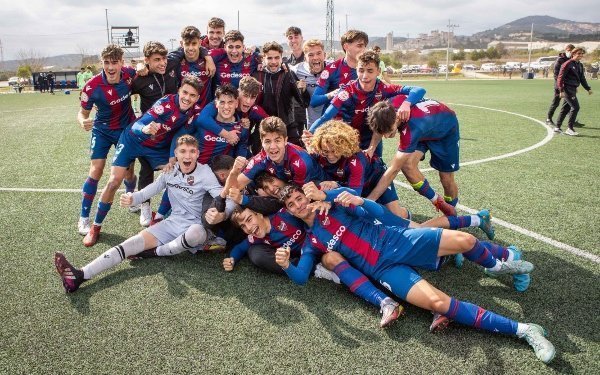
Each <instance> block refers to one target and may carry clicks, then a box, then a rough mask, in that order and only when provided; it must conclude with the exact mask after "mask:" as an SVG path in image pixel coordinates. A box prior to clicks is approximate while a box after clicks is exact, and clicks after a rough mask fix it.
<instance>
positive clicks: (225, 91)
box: [215, 83, 239, 99]
mask: <svg viewBox="0 0 600 375" xmlns="http://www.w3.org/2000/svg"><path fill="white" fill-rule="evenodd" d="M221 95H229V96H233V98H234V99H237V98H238V96H239V93H238V89H237V88H236V87H235V86H234V85H232V84H231V83H226V84H224V85H221V86H219V87H217V89H216V90H215V98H216V99H219V98H220V97H221Z"/></svg>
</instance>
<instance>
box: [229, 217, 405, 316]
mask: <svg viewBox="0 0 600 375" xmlns="http://www.w3.org/2000/svg"><path fill="white" fill-rule="evenodd" d="M231 221H232V222H233V223H235V224H237V225H239V226H240V228H242V230H243V231H244V233H246V234H247V235H248V238H246V239H245V240H244V241H242V242H241V243H239V244H238V245H236V246H235V247H234V248H233V250H232V251H231V254H230V256H229V257H228V258H225V259H224V260H223V268H224V269H225V271H233V267H234V266H235V264H237V263H238V262H239V261H240V260H241V259H242V257H243V256H244V255H246V253H247V252H248V249H249V248H250V247H251V246H257V245H262V253H263V257H262V265H263V267H262V268H264V269H267V270H269V271H271V272H274V273H278V274H284V271H283V270H282V269H281V267H280V266H279V265H278V264H277V263H276V262H275V251H276V249H277V248H279V247H285V248H287V249H288V251H289V253H290V257H291V258H290V262H291V263H297V262H298V260H299V259H300V249H301V247H302V244H303V243H304V239H305V231H304V222H303V221H302V220H300V219H298V218H296V217H295V216H293V215H291V214H290V213H289V212H287V210H286V209H285V208H282V209H281V210H280V211H278V212H277V213H275V214H273V215H270V216H265V215H262V214H260V213H258V212H256V211H254V210H251V209H249V208H243V207H238V208H236V209H235V210H234V211H233V214H232V215H231ZM266 254H268V255H269V256H268V257H267V256H264V255H266ZM321 261H322V263H323V264H325V265H327V268H330V269H331V270H332V271H333V273H334V274H335V275H336V276H337V277H338V278H339V280H338V281H337V283H339V281H341V282H342V283H344V285H346V286H347V287H348V288H349V289H350V291H351V292H352V293H354V294H356V295H357V296H359V297H361V298H363V299H364V300H366V301H367V302H369V303H371V304H373V305H375V306H377V307H379V308H380V311H381V313H382V314H383V315H382V318H381V322H380V323H379V325H380V327H386V326H388V325H390V324H391V323H392V322H393V321H394V320H396V319H397V318H398V317H399V316H400V315H401V314H402V311H403V307H402V306H401V305H400V304H399V303H397V302H396V301H394V300H393V299H391V298H390V297H388V296H387V295H386V294H385V293H383V292H382V291H380V290H379V289H377V288H376V287H375V286H374V285H373V284H372V283H371V281H370V280H369V279H368V278H367V277H366V276H365V275H363V274H362V273H360V272H359V271H358V270H356V269H355V268H353V267H352V266H351V265H350V264H349V263H348V262H347V261H346V260H345V259H344V258H343V257H342V256H341V255H340V254H339V253H337V252H335V251H331V252H328V253H326V254H323V256H322V259H321ZM323 264H317V267H316V269H315V270H314V274H315V277H322V276H321V275H322V274H323V273H327V272H331V271H327V270H326V269H323V268H324V266H323ZM312 271H313V270H311V273H313V272H312ZM323 278H328V279H330V280H333V279H331V278H329V277H323ZM334 281H335V280H334Z"/></svg>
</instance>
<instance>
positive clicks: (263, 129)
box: [258, 116, 287, 139]
mask: <svg viewBox="0 0 600 375" xmlns="http://www.w3.org/2000/svg"><path fill="white" fill-rule="evenodd" d="M258 128H259V130H260V139H262V138H263V137H264V136H265V135H267V133H277V134H279V135H280V136H282V137H283V138H287V127H286V125H285V122H283V120H282V119H280V118H279V117H276V116H269V117H266V118H264V119H263V120H262V121H261V122H260V125H259V126H258Z"/></svg>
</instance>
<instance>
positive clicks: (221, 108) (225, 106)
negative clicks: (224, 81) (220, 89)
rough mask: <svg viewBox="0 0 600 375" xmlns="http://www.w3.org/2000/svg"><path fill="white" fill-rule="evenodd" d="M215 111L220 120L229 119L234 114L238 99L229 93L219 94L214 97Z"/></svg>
mask: <svg viewBox="0 0 600 375" xmlns="http://www.w3.org/2000/svg"><path fill="white" fill-rule="evenodd" d="M215 106H216V107H217V112H218V114H219V116H220V117H221V119H222V120H225V121H229V120H231V119H233V116H234V115H235V109H236V108H237V106H238V101H237V99H236V98H234V97H233V96H231V95H221V96H219V97H218V98H217V99H215Z"/></svg>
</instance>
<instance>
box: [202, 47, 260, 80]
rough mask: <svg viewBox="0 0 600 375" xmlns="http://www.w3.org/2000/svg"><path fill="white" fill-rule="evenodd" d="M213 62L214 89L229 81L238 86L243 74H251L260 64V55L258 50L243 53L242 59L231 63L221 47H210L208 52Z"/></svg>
mask: <svg viewBox="0 0 600 375" xmlns="http://www.w3.org/2000/svg"><path fill="white" fill-rule="evenodd" d="M208 54H209V56H211V57H212V58H213V60H214V62H215V65H216V67H217V73H216V74H215V87H214V88H215V89H216V87H218V86H221V85H223V84H225V83H230V84H232V85H233V86H235V87H239V85H240V79H242V77H244V76H249V75H252V73H254V72H255V71H256V70H257V69H258V66H259V65H260V63H261V61H260V56H259V54H258V52H254V53H252V54H250V55H246V54H244V58H243V59H242V61H240V62H237V63H232V62H231V61H229V58H228V57H227V52H226V51H225V49H223V48H215V49H211V50H210V51H209V52H208Z"/></svg>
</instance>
